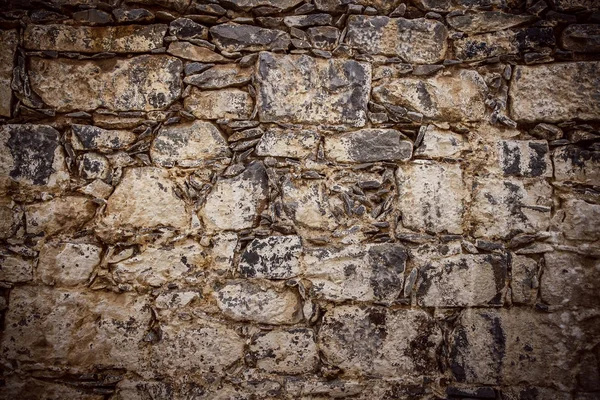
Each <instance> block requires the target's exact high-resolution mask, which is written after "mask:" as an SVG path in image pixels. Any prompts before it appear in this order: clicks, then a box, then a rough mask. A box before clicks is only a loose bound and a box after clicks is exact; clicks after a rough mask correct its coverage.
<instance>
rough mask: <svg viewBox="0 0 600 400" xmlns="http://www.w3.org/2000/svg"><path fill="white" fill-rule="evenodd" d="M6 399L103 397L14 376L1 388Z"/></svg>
mask: <svg viewBox="0 0 600 400" xmlns="http://www.w3.org/2000/svg"><path fill="white" fill-rule="evenodd" d="M2 390H3V393H2V395H3V396H4V397H5V398H6V399H24V400H33V399H34V398H35V397H40V398H43V399H47V400H60V399H78V400H102V399H104V395H101V394H92V393H87V392H85V391H84V390H80V389H78V388H74V387H72V386H68V385H61V384H59V383H54V382H47V381H45V380H42V379H23V380H21V379H18V377H16V376H12V377H9V378H8V379H6V383H5V386H4V387H3V388H2ZM31 396H35V397H31Z"/></svg>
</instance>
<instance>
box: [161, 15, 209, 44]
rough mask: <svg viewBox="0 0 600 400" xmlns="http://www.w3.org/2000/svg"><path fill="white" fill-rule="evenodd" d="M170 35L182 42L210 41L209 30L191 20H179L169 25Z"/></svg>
mask: <svg viewBox="0 0 600 400" xmlns="http://www.w3.org/2000/svg"><path fill="white" fill-rule="evenodd" d="M169 34H170V35H173V36H176V37H177V39H180V40H188V39H208V28H206V27H205V26H203V25H200V24H198V23H196V22H194V21H192V20H191V19H189V18H177V19H176V20H175V21H171V23H170V24H169Z"/></svg>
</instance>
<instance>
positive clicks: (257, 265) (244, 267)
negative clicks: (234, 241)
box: [239, 236, 302, 279]
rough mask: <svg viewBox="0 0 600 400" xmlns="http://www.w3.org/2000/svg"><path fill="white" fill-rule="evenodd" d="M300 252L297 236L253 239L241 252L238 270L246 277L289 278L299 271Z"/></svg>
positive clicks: (300, 242)
mask: <svg viewBox="0 0 600 400" xmlns="http://www.w3.org/2000/svg"><path fill="white" fill-rule="evenodd" d="M301 253H302V241H301V240H300V237H298V236H270V237H267V238H264V239H254V240H253V241H251V242H250V243H248V246H246V249H245V250H244V252H243V253H242V256H241V258H240V264H239V271H240V274H241V275H242V276H245V277H247V278H267V279H289V278H292V277H294V276H297V275H298V274H299V273H300V255H301Z"/></svg>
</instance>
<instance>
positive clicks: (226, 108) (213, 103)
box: [184, 88, 253, 120]
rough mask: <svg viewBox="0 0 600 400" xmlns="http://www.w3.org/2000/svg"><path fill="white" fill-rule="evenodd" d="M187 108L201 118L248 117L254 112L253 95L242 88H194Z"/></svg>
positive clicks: (186, 102) (188, 98)
mask: <svg viewBox="0 0 600 400" xmlns="http://www.w3.org/2000/svg"><path fill="white" fill-rule="evenodd" d="M184 105H185V108H186V109H187V110H189V111H190V112H191V113H192V114H194V116H195V117H196V118H199V119H210V120H215V119H221V118H227V119H247V118H248V117H250V114H251V113H252V105H253V102H252V97H250V95H249V94H248V93H247V92H244V91H242V90H240V89H224V90H218V91H217V90H212V91H202V90H199V89H196V88H194V89H192V93H191V94H190V96H189V97H186V99H185V102H184Z"/></svg>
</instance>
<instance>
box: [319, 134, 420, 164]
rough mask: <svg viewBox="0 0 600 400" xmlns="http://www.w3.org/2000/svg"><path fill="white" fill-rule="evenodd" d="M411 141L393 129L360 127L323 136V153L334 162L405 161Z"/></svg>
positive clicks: (408, 155)
mask: <svg viewBox="0 0 600 400" xmlns="http://www.w3.org/2000/svg"><path fill="white" fill-rule="evenodd" d="M412 148H413V145H412V142H411V141H410V140H406V139H405V137H404V136H403V135H402V134H401V133H400V132H399V131H396V130H393V129H362V130H359V131H354V132H350V133H345V134H340V135H336V136H326V137H325V155H326V157H327V158H329V159H331V160H333V161H336V162H359V163H364V162H373V161H385V160H389V161H407V160H410V158H411V156H412Z"/></svg>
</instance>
